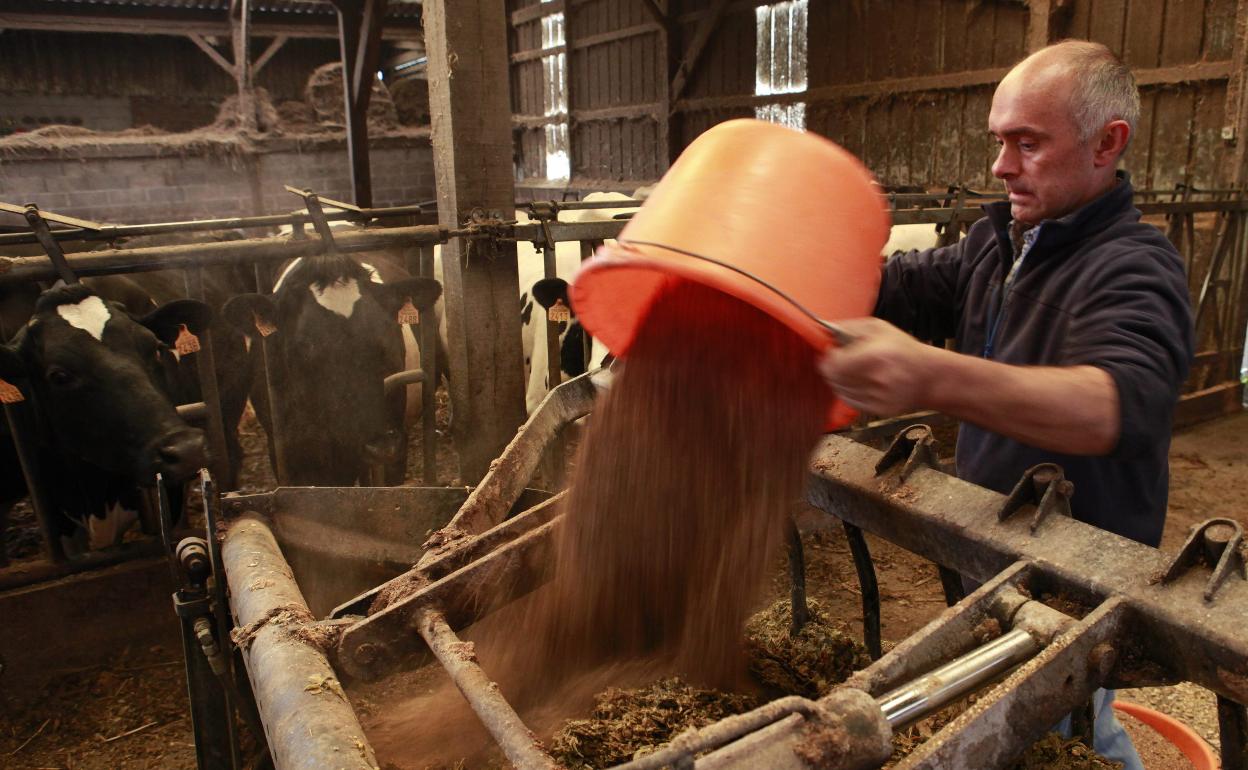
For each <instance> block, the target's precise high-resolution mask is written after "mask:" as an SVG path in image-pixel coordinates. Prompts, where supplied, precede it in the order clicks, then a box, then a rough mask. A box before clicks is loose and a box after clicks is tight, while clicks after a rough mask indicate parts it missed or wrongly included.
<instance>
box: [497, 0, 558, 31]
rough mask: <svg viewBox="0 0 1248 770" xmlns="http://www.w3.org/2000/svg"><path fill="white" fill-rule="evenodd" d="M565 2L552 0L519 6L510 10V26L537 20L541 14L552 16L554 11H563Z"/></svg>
mask: <svg viewBox="0 0 1248 770" xmlns="http://www.w3.org/2000/svg"><path fill="white" fill-rule="evenodd" d="M566 6H567V3H566V2H565V0H553V2H549V3H534V4H533V5H530V6H527V7H525V8H521V9H520V10H518V11H514V12H512V14H511V16H510V20H511V26H513V27H518V26H520V25H521V24H528V23H529V22H533V21H537V20H538V19H540V18H542V17H543V16H553V15H554V14H556V13H563V12H564V11H565V10H567V8H566Z"/></svg>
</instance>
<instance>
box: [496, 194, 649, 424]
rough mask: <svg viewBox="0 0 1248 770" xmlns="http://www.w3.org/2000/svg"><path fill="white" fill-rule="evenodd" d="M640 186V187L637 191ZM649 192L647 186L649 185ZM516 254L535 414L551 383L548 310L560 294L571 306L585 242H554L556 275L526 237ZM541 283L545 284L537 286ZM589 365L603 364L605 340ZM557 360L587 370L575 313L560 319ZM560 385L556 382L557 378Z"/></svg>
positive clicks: (598, 214)
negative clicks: (572, 280)
mask: <svg viewBox="0 0 1248 770" xmlns="http://www.w3.org/2000/svg"><path fill="white" fill-rule="evenodd" d="M639 192H640V191H639ZM647 192H648V191H647ZM629 199H630V198H629V196H627V195H624V194H622V193H612V192H595V193H590V194H589V195H586V196H585V198H584V200H585V201H586V202H597V201H626V200H629ZM635 211H637V208H636V207H621V208H608V209H577V210H573V211H568V212H566V214H565V215H564V217H563V219H564V221H567V222H605V221H609V220H611V219H613V218H615V217H616V216H617V215H621V214H631V213H633V212H635ZM516 215H517V218H518V219H521V218H523V219H521V221H524V219H527V217H524V214H523V212H519V211H517V212H516ZM516 257H517V265H518V273H519V282H520V323H521V331H520V333H521V344H522V345H523V350H524V366H525V381H526V383H527V384H526V386H525V393H524V401H525V408H526V410H527V411H528V413H529V414H532V413H533V411H534V410H535V409H537V407H538V405H539V404H541V403H542V399H544V398H546V394H547V393H548V392H550V388H551V384H550V382H548V380H549V378H550V374H549V367H548V365H547V361H548V360H549V359H548V353H547V349H546V335H545V328H546V317H547V316H546V311H548V310H549V309H550V308H551V307H552V306H553V305H554V304H555V301H556V300H560V301H562V302H563V304H564V306H566V307H569V308H571V306H570V305H569V303H568V297H567V286H568V284H567V281H568V279H570V278H571V277H572V276H573V275H574V274H575V273H576V271H577V269H578V268H579V267H580V266H581V246H580V244H579V243H578V242H576V241H566V242H562V243H557V244H556V246H555V264H556V267H555V275H556V276H557V278H551V279H547V278H544V275H545V269H544V264H545V263H544V260H543V257H542V253H541V252H540V251H538V250H536V249H534V248H533V244H532V243H529V242H527V241H524V242H520V243H517V244H516ZM539 285H540V286H541V287H542V288H541V289H539V288H538V287H539ZM591 347H592V353H591V356H590V362H589V368H591V369H592V368H596V367H598V366H601V365H603V361H604V359H605V357H606V356H607V351H606V349H605V348H604V347H603V346H602V344H601V343H593V344H592V346H591ZM559 350H560V355H559V360H560V368H561V370H562V372H563V376H564V377H565V378H567V377H575V376H576V375H578V374H583V373H584V372H585V371H586V365H585V350H586V344H585V330H584V327H582V326H581V325H580V323H579V322H577V321H576V320H575V318H573V319H572V320H571V321H570V322H562V323H561V324H560V337H559ZM555 384H556V385H557V384H558V383H555Z"/></svg>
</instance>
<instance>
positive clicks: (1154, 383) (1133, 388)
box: [1061, 242, 1193, 460]
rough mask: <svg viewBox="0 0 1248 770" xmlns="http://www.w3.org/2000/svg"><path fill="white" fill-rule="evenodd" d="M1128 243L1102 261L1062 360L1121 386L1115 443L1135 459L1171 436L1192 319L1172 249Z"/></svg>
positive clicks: (1118, 452) (1118, 451)
mask: <svg viewBox="0 0 1248 770" xmlns="http://www.w3.org/2000/svg"><path fill="white" fill-rule="evenodd" d="M1167 247H1168V244H1166V245H1165V246H1162V245H1160V244H1154V243H1138V242H1137V243H1133V244H1131V245H1130V247H1129V249H1128V250H1127V252H1126V253H1117V254H1115V255H1112V256H1111V257H1110V258H1109V259H1103V260H1100V265H1099V267H1100V269H1098V270H1095V271H1093V272H1092V274H1091V275H1090V276H1089V282H1090V283H1089V285H1088V286H1087V287H1086V288H1084V289H1083V290H1081V291H1079V295H1080V296H1082V297H1083V299H1082V300H1081V301H1080V302H1078V303H1077V304H1076V305H1075V306H1074V308H1073V310H1074V317H1073V319H1072V322H1071V325H1070V327H1069V329H1068V333H1067V338H1066V340H1065V342H1064V344H1063V352H1062V362H1061V363H1063V364H1065V365H1069V366H1076V365H1083V364H1088V365H1092V366H1097V367H1099V368H1101V369H1104V370H1105V371H1107V372H1109V374H1110V376H1112V377H1113V379H1114V384H1115V385H1116V386H1117V388H1118V404H1119V412H1120V418H1119V419H1120V424H1119V428H1120V431H1119V437H1118V444H1117V446H1116V447H1115V449H1114V450H1113V452H1111V453H1110V456H1111V457H1114V458H1117V459H1123V460H1127V459H1134V458H1139V457H1142V456H1146V455H1148V454H1151V453H1155V452H1156V451H1157V450H1156V447H1157V446H1158V442H1164V441H1166V440H1167V439H1168V436H1169V434H1170V425H1171V421H1172V419H1173V416H1174V406H1175V403H1176V402H1177V401H1178V395H1179V389H1180V388H1181V387H1182V385H1183V381H1184V379H1186V378H1187V373H1188V368H1189V366H1190V364H1191V360H1192V336H1193V335H1192V315H1191V303H1190V299H1189V296H1188V290H1187V281H1186V279H1185V277H1184V274H1183V265H1182V260H1181V258H1180V257H1179V255H1178V254H1177V253H1175V252H1174V250H1173V248H1172V247H1170V248H1167Z"/></svg>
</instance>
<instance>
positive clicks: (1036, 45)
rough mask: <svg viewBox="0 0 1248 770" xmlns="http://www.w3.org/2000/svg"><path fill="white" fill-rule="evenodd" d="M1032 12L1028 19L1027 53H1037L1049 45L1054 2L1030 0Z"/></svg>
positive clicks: (1028, 4)
mask: <svg viewBox="0 0 1248 770" xmlns="http://www.w3.org/2000/svg"><path fill="white" fill-rule="evenodd" d="M1027 6H1028V8H1029V9H1030V11H1031V14H1030V16H1029V18H1028V19H1027V53H1035V52H1036V51H1039V50H1040V49H1041V48H1044V47H1045V46H1046V45H1048V44H1049V34H1050V32H1049V29H1050V24H1049V21H1050V19H1051V17H1052V15H1053V3H1052V0H1028V3H1027Z"/></svg>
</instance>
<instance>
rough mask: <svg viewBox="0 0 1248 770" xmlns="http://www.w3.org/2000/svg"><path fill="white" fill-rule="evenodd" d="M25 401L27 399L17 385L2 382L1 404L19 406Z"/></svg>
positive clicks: (0, 387)
mask: <svg viewBox="0 0 1248 770" xmlns="http://www.w3.org/2000/svg"><path fill="white" fill-rule="evenodd" d="M25 400H26V397H25V396H23V395H22V391H21V390H19V389H18V387H17V386H16V385H14V384H12V383H9V382H5V381H4V380H0V404H18V403H21V402H22V401H25Z"/></svg>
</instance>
